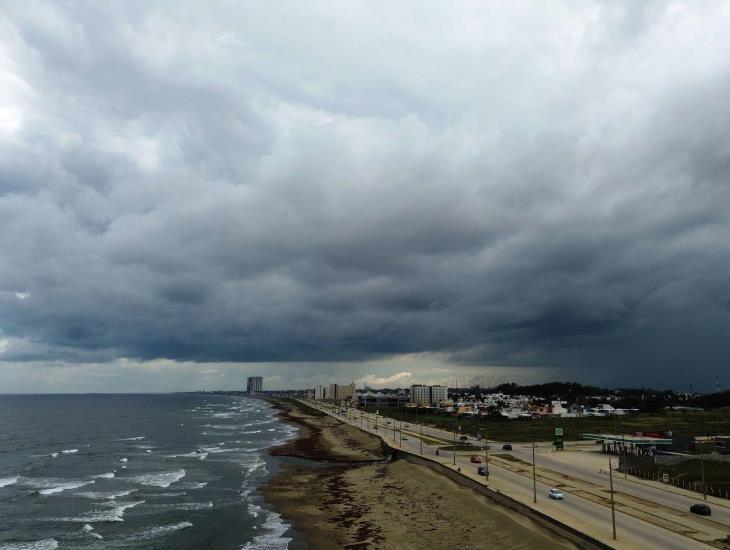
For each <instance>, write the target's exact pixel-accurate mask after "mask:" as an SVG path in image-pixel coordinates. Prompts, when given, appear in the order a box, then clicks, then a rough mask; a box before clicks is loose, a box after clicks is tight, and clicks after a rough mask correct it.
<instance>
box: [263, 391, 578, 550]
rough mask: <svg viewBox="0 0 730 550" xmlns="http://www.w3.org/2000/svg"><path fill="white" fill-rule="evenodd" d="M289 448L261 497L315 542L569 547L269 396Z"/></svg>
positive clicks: (365, 438)
mask: <svg viewBox="0 0 730 550" xmlns="http://www.w3.org/2000/svg"><path fill="white" fill-rule="evenodd" d="M275 404H276V405H277V407H279V409H280V411H281V413H280V414H281V416H282V418H283V419H284V420H285V421H288V422H294V423H296V424H297V425H298V426H299V427H300V430H301V431H300V434H299V437H298V438H297V439H296V440H293V441H291V442H288V443H287V444H285V445H283V446H281V447H278V448H277V449H275V450H273V451H272V454H276V455H280V456H294V457H298V458H304V459H307V460H308V461H311V463H307V461H302V460H298V461H296V464H285V465H283V466H282V469H281V471H280V472H279V473H278V474H277V475H276V476H275V477H274V478H272V479H271V480H270V481H269V483H267V484H266V485H265V486H264V487H263V488H262V493H263V495H264V497H265V499H266V501H267V502H268V503H269V504H270V505H271V506H273V507H274V508H275V509H276V510H277V511H278V512H279V513H280V514H281V515H282V517H283V519H284V520H286V521H288V522H289V523H291V524H292V525H293V526H294V528H295V529H296V531H297V532H298V533H300V534H301V535H302V536H303V538H304V539H305V542H306V545H307V547H309V548H314V549H335V548H349V549H365V548H368V549H369V548H373V549H376V548H377V549H380V548H382V549H416V548H420V549H422V548H450V547H458V548H460V549H478V548H524V549H528V548H540V549H542V550H546V549H549V548H574V546H572V545H571V544H570V543H568V542H567V541H563V540H562V539H559V538H557V537H556V536H554V535H553V534H552V533H551V532H549V531H547V530H545V529H544V528H542V527H540V526H538V525H537V524H535V523H534V522H532V521H531V520H529V519H527V518H524V517H522V516H519V515H518V514H515V513H513V512H511V511H509V510H507V509H506V508H503V507H500V506H498V505H496V504H494V503H492V502H490V501H489V500H488V499H487V498H486V497H484V496H483V495H480V494H478V493H476V492H474V491H472V490H471V489H467V488H465V487H462V486H460V485H458V484H456V483H454V482H452V481H451V480H449V479H447V478H446V477H444V476H442V475H440V474H438V473H436V472H434V471H433V470H431V469H430V468H427V467H425V466H419V465H416V464H412V463H410V462H408V461H407V460H403V459H401V460H396V461H393V462H389V461H386V462H381V461H379V460H381V459H382V458H383V457H384V455H385V449H384V447H383V445H382V443H381V441H380V440H379V439H378V438H376V437H374V436H372V435H370V434H366V433H364V432H362V431H360V430H358V429H357V428H354V427H352V426H348V425H346V424H344V423H342V422H339V421H338V420H336V419H334V418H331V417H329V416H320V415H319V414H318V411H315V410H313V409H309V408H308V407H306V408H305V407H304V406H300V405H295V404H293V403H292V402H291V401H288V400H284V401H278V402H275Z"/></svg>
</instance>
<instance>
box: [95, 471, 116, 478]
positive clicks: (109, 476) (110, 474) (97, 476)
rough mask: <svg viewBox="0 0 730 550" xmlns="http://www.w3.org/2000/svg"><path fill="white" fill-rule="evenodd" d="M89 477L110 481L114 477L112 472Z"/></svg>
mask: <svg viewBox="0 0 730 550" xmlns="http://www.w3.org/2000/svg"><path fill="white" fill-rule="evenodd" d="M90 477H94V478H96V479H112V478H113V477H114V472H106V473H104V474H98V475H95V476H90Z"/></svg>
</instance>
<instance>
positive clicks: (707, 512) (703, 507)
mask: <svg viewBox="0 0 730 550" xmlns="http://www.w3.org/2000/svg"><path fill="white" fill-rule="evenodd" d="M689 511H690V512H692V513H693V514H697V515H700V516H711V515H712V510H711V509H710V507H709V506H708V505H707V504H702V503H697V504H693V505H692V506H690V507H689Z"/></svg>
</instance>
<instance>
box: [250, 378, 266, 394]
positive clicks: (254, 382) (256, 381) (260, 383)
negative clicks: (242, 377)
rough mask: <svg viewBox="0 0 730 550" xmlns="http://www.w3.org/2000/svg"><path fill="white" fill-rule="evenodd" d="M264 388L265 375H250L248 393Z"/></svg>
mask: <svg viewBox="0 0 730 550" xmlns="http://www.w3.org/2000/svg"><path fill="white" fill-rule="evenodd" d="M263 389H264V378H263V376H249V377H248V378H247V379H246V391H247V392H248V393H261V392H262V391H263Z"/></svg>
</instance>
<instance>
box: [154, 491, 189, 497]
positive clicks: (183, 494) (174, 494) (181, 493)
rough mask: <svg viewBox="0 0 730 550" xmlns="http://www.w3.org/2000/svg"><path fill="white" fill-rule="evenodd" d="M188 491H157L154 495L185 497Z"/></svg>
mask: <svg viewBox="0 0 730 550" xmlns="http://www.w3.org/2000/svg"><path fill="white" fill-rule="evenodd" d="M186 494H187V493H186V492H185V491H182V492H180V493H157V494H156V495H152V496H155V497H184V496H185V495H186Z"/></svg>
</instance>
